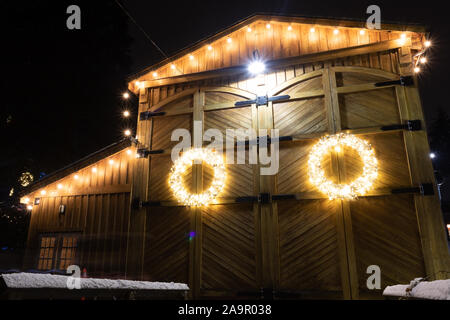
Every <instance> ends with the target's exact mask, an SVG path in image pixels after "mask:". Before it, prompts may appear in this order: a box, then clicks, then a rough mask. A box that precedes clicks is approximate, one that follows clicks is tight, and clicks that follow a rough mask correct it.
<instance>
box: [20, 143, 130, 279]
mask: <svg viewBox="0 0 450 320" xmlns="http://www.w3.org/2000/svg"><path fill="white" fill-rule="evenodd" d="M127 150H128V149H127ZM130 159H131V155H129V154H127V153H126V150H123V151H121V152H119V153H116V154H114V155H111V156H109V157H107V158H105V159H103V160H101V161H99V162H97V163H94V164H92V165H90V166H89V167H86V168H83V169H81V170H79V171H77V172H74V173H73V174H71V175H69V176H67V177H65V178H63V179H61V180H59V181H56V182H54V183H53V184H51V185H47V186H45V187H43V188H42V189H40V190H38V191H37V192H36V193H35V194H32V195H27V197H29V198H30V199H31V201H34V198H40V200H41V201H40V203H39V205H35V206H34V208H33V211H32V213H31V220H30V227H29V234H28V249H27V250H28V251H27V256H26V259H25V266H24V267H25V268H26V269H29V268H32V269H35V268H36V266H37V261H38V246H39V236H40V235H41V234H60V233H70V234H75V235H76V236H77V238H78V241H77V249H76V256H75V261H73V264H76V265H79V266H80V267H81V268H86V269H87V272H88V275H89V276H108V277H122V278H123V277H124V274H125V257H126V254H125V253H126V245H127V243H126V241H127V232H128V219H129V208H130V183H131V181H130V177H131V170H132V168H131V166H130V165H131V162H130ZM111 160H112V161H113V163H111V162H110V161H111ZM93 168H95V169H96V170H97V171H96V172H93ZM75 175H78V179H75V178H74V176H75ZM58 185H61V186H62V188H61V189H59V188H58ZM42 190H45V191H46V195H45V196H43V195H41V194H40V192H41V191H42ZM61 204H63V205H65V206H66V211H65V214H64V215H60V214H59V211H58V210H59V206H60V205H61Z"/></svg>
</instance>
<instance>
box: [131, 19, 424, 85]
mask: <svg viewBox="0 0 450 320" xmlns="http://www.w3.org/2000/svg"><path fill="white" fill-rule="evenodd" d="M267 23H270V26H271V27H270V28H269V29H268V28H267V27H266V25H267ZM289 26H290V27H291V29H290V30H289V29H288V28H289ZM248 27H250V28H251V32H248ZM312 27H314V30H315V32H310V30H311V28H312ZM335 28H336V27H332V26H320V25H311V24H301V23H286V22H276V21H272V22H270V21H256V22H253V23H251V24H249V25H247V26H245V27H242V28H241V29H239V30H236V31H234V32H232V33H230V34H228V35H227V36H224V37H222V38H220V39H217V40H215V41H213V42H210V43H207V44H205V45H204V46H202V47H200V48H198V49H195V50H193V51H190V52H189V53H188V54H186V55H185V56H182V57H179V58H176V59H174V60H173V61H171V62H170V63H168V64H165V65H162V66H160V67H157V68H155V69H154V70H151V71H149V72H148V73H147V74H145V75H143V76H141V77H140V78H139V79H137V80H140V81H142V80H154V79H162V78H167V77H173V76H177V75H183V74H184V75H186V74H192V73H198V72H203V71H208V70H215V69H221V68H226V67H232V66H237V65H245V64H247V63H248V61H249V60H251V59H252V58H253V52H254V50H256V49H258V51H259V54H260V56H261V58H263V59H264V60H265V61H270V60H276V59H282V58H289V57H297V56H303V55H308V54H315V53H319V52H326V51H329V50H336V49H342V48H348V47H354V46H360V45H367V44H375V43H379V42H382V41H387V40H394V39H399V38H400V35H401V34H402V33H406V35H407V37H411V38H412V41H413V42H421V41H422V35H421V34H419V33H414V32H400V31H389V30H365V31H364V34H361V33H360V30H361V29H360V28H345V27H337V28H338V30H339V33H338V34H334V30H335ZM229 39H230V41H229ZM209 46H211V49H209ZM378 63H381V61H379V62H378Z"/></svg>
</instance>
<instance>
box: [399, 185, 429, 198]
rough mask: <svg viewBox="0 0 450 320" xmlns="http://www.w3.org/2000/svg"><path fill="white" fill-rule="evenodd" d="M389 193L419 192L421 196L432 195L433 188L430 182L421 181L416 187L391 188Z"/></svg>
mask: <svg viewBox="0 0 450 320" xmlns="http://www.w3.org/2000/svg"><path fill="white" fill-rule="evenodd" d="M391 193H392V194H401V193H420V194H421V195H422V196H432V195H434V188H433V184H432V183H422V184H421V185H419V186H418V187H411V188H399V189H392V190H391Z"/></svg>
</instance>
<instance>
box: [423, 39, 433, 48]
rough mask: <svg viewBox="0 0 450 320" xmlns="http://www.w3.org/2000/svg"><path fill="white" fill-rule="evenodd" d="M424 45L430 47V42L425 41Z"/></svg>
mask: <svg viewBox="0 0 450 320" xmlns="http://www.w3.org/2000/svg"><path fill="white" fill-rule="evenodd" d="M424 45H425V47H427V48H429V47H431V41H430V40H427V41H425V43H424Z"/></svg>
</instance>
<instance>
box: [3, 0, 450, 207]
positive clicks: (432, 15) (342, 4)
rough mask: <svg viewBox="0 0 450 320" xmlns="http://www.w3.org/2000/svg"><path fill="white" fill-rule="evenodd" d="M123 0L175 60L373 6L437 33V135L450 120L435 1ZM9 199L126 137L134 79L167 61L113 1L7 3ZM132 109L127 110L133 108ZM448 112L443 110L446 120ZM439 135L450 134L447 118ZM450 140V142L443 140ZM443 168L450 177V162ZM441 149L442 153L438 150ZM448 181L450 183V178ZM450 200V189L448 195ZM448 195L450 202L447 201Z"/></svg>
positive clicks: (442, 25)
mask: <svg viewBox="0 0 450 320" xmlns="http://www.w3.org/2000/svg"><path fill="white" fill-rule="evenodd" d="M121 3H122V4H123V5H124V6H125V7H126V8H127V9H128V10H129V12H130V13H131V15H132V16H133V17H134V18H135V19H136V21H137V22H138V23H139V24H140V25H141V26H142V28H143V29H145V30H146V32H147V33H148V34H149V35H150V37H151V38H152V39H153V40H154V41H155V42H156V43H157V44H158V45H159V46H160V47H161V48H162V49H163V50H164V52H165V53H166V54H167V55H171V54H173V53H175V52H177V51H178V50H180V49H182V48H184V47H186V46H189V45H190V44H192V43H193V42H196V41H198V40H201V39H203V38H205V37H207V36H209V35H212V34H214V33H216V32H217V31H219V30H222V29H224V28H227V27H228V26H230V25H232V24H234V23H235V22H237V21H239V20H242V19H244V18H246V17H248V16H249V15H252V14H254V13H276V14H286V15H305V16H317V17H325V18H326V17H330V18H331V17H333V18H352V19H359V20H362V19H366V17H367V14H366V8H367V6H369V5H371V4H377V5H379V6H380V7H381V14H382V22H398V23H420V24H424V25H426V26H428V27H429V30H430V32H431V39H432V41H433V47H432V49H431V55H430V56H429V57H428V59H429V60H430V63H429V66H428V67H427V68H426V69H425V70H424V72H422V73H421V76H420V90H421V95H422V99H423V107H424V110H425V115H426V120H427V125H428V129H429V131H430V128H431V126H432V125H433V123H435V120H436V119H437V118H438V114H439V113H438V110H439V109H443V110H445V111H446V112H447V114H448V102H447V101H448V75H449V74H450V67H449V62H448V61H447V60H448V57H449V56H450V41H449V35H450V34H449V33H450V22H449V20H450V19H449V17H448V16H447V15H448V11H447V10H446V8H444V7H443V5H442V2H438V1H435V2H432V1H426V2H422V3H417V4H415V3H414V2H411V1H395V2H394V1H376V2H374V1H355V2H351V1H298V0H296V1H294V0H278V1H261V0H259V1H249V0H245V1H243V0H240V1H180V2H174V1H138V0H122V1H121ZM71 4H77V5H79V6H80V7H81V12H82V29H81V30H79V31H75V30H68V29H67V28H66V19H67V17H68V15H67V14H66V8H67V7H68V6H69V5H71ZM0 10H1V11H0V12H1V22H0V23H1V32H2V37H1V39H2V49H1V62H0V63H1V75H2V77H1V87H2V92H1V95H2V96H1V100H0V106H1V108H0V121H1V129H0V130H1V132H0V136H1V138H0V139H1V140H0V143H1V145H2V152H1V153H0V189H1V196H0V202H1V201H3V200H4V199H6V198H7V193H8V192H9V190H10V188H11V187H12V186H14V185H15V184H16V182H17V178H18V176H19V175H20V173H21V172H23V171H24V170H30V171H31V172H33V174H35V175H36V176H38V175H40V174H42V175H43V174H48V173H50V172H52V171H54V170H56V169H58V168H60V167H62V166H65V165H67V164H69V163H71V162H73V161H75V160H77V159H79V158H81V157H83V156H85V155H87V154H89V153H91V152H94V151H96V150H98V149H99V148H101V147H104V146H106V145H108V144H110V143H112V142H115V141H117V140H119V139H120V138H121V134H122V131H123V129H124V128H126V127H130V126H131V127H132V126H133V125H134V123H135V119H134V118H133V119H130V120H129V122H128V123H126V122H124V121H123V120H122V119H121V111H122V110H123V109H124V108H128V107H131V108H133V107H134V110H135V108H136V104H137V103H136V100H135V98H134V99H131V100H130V101H129V102H126V103H125V102H124V101H123V99H122V98H121V93H122V92H124V90H126V78H127V76H129V75H130V74H132V73H134V72H137V71H139V70H141V69H143V68H145V67H147V66H149V65H151V64H154V63H156V62H158V61H159V60H161V59H162V58H163V56H162V55H161V53H159V52H158V50H156V48H155V47H153V46H152V45H151V44H150V42H149V41H148V40H147V39H146V38H145V37H144V35H143V34H142V33H141V31H139V29H138V28H137V27H136V26H135V25H134V24H133V23H132V22H131V21H130V19H129V18H128V17H127V16H126V15H125V14H124V13H123V11H122V10H121V9H120V8H119V7H118V5H117V4H116V3H115V2H114V1H77V0H73V1H70V2H69V1H58V2H56V1H29V2H27V1H25V2H23V1H22V2H17V1H14V2H13V1H2V3H1V4H0ZM124 104H128V105H124ZM443 115H445V114H443V113H440V117H441V118H442V116H443ZM441 122H443V124H442V126H443V127H440V129H439V130H437V132H447V133H448V131H449V130H448V127H447V126H446V123H445V121H441ZM449 138H450V137H449ZM444 141H448V139H447V140H446V139H444ZM446 150H447V151H448V149H445V150H444V149H443V151H442V154H441V153H438V156H437V158H436V160H434V161H435V165H436V167H437V168H438V169H439V170H441V171H442V172H443V175H444V176H449V175H448V171H447V170H448V169H447V163H448V156H446V155H445V152H446ZM437 151H439V150H437ZM447 180H449V182H448V183H449V184H450V179H447ZM445 192H446V194H450V192H447V191H445ZM447 196H448V195H447Z"/></svg>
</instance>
